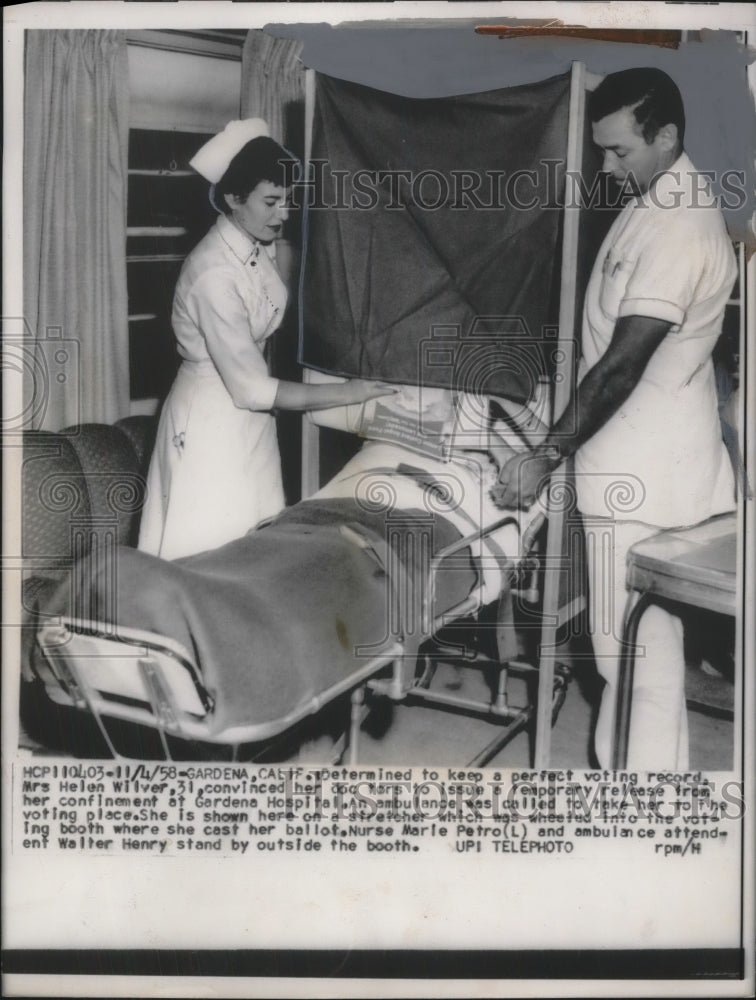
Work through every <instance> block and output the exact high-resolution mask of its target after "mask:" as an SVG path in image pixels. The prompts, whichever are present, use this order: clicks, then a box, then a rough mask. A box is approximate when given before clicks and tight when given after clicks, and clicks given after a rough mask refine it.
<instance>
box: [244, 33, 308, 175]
mask: <svg viewBox="0 0 756 1000" xmlns="http://www.w3.org/2000/svg"><path fill="white" fill-rule="evenodd" d="M301 51H302V42H298V41H295V40H291V39H288V38H272V37H271V36H270V35H266V34H265V32H264V31H263V30H262V29H254V30H252V31H250V32H249V33H248V34H247V38H246V40H245V42H244V48H243V49H242V83H241V116H242V118H264V119H265V121H266V122H267V123H268V127H269V128H270V134H271V136H272V137H273V138H274V139H275V140H276V142H280V143H283V145H284V146H286V147H287V148H288V149H291V150H292V151H293V152H295V153H297V155H298V156H301V155H302V152H303V150H302V148H301V147H302V143H303V125H304V79H305V70H304V66H303V65H302V63H301V62H300V61H299V56H300V53H301Z"/></svg>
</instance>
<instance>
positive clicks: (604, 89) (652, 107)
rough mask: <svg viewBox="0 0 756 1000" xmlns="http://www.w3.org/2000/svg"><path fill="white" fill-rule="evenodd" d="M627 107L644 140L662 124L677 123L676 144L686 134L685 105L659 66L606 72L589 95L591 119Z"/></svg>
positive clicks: (673, 84)
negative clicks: (606, 74)
mask: <svg viewBox="0 0 756 1000" xmlns="http://www.w3.org/2000/svg"><path fill="white" fill-rule="evenodd" d="M621 108H630V109H631V110H632V112H633V114H634V115H635V120H636V121H637V122H638V124H639V125H640V127H641V129H642V130H643V138H644V139H645V140H646V142H653V141H654V139H655V138H656V134H657V132H658V131H659V129H660V128H662V126H664V125H676V126H677V142H678V147H679V148H680V149H682V145H683V139H684V137H685V108H684V107H683V101H682V97H681V95H680V91H679V89H678V87H677V84H676V83H675V82H674V80H673V79H672V78H671V77H669V76H667V74H666V73H665V72H664V71H663V70H660V69H655V68H653V67H650V66H647V67H639V68H637V69H624V70H622V71H621V72H619V73H609V75H608V76H605V77H604V79H603V80H602V81H601V83H600V84H599V85H598V87H596V89H595V90H594V91H593V93H592V94H591V96H590V99H589V103H588V114H589V117H590V119H591V122H597V121H600V120H601V119H602V118H606V116H607V115H611V114H613V113H614V112H615V111H619V110H620V109H621Z"/></svg>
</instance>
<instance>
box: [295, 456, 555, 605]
mask: <svg viewBox="0 0 756 1000" xmlns="http://www.w3.org/2000/svg"><path fill="white" fill-rule="evenodd" d="M399 465H406V466H411V467H412V468H413V469H421V470H422V471H423V472H425V473H427V474H428V475H429V476H431V477H432V478H433V480H434V482H435V483H437V484H438V486H439V488H440V489H439V490H434V489H428V488H427V487H424V486H422V485H421V484H419V483H418V482H417V481H416V480H414V479H412V478H411V477H409V476H401V475H394V476H392V475H391V474H390V473H387V472H385V471H381V470H387V469H388V470H395V469H396V468H397V467H398V466H399ZM496 476H497V469H496V465H495V464H494V462H493V461H492V460H491V459H490V458H489V457H488V455H487V454H486V453H485V452H477V451H475V452H474V451H470V452H464V453H460V454H458V455H455V456H454V457H453V458H452V459H451V460H450V461H448V462H447V461H442V460H440V459H435V458H431V457H428V456H425V455H419V454H417V453H416V452H413V451H409V450H407V449H405V448H402V447H401V446H399V445H394V444H383V443H380V442H377V441H368V442H367V443H366V444H365V445H364V446H363V447H362V449H361V450H360V451H359V452H358V453H357V454H356V455H355V456H354V457H353V458H352V459H350V461H349V462H347V464H346V465H345V466H344V468H343V469H342V470H341V471H340V472H339V473H337V475H336V476H334V478H333V479H332V480H331V481H330V482H328V483H327V484H326V485H325V486H324V487H323V488H322V489H320V490H319V491H318V492H317V493H316V494H315V495H314V498H313V499H325V498H337V497H342V498H343V497H354V498H355V499H356V500H357V502H358V503H364V504H366V505H370V507H371V509H376V505H378V506H385V507H386V510H387V511H388V510H391V509H399V510H406V509H419V510H421V511H426V510H427V511H428V512H429V513H432V514H440V515H442V516H443V517H446V518H447V519H448V520H449V521H451V522H452V523H453V524H454V526H455V527H456V528H457V530H458V531H459V532H460V534H462V535H465V536H466V535H471V534H473V533H474V532H475V531H478V530H479V529H480V528H483V527H487V526H488V525H491V524H493V523H494V522H495V521H498V520H500V519H501V518H503V517H508V516H511V517H512V518H513V519H514V520H515V522H516V523H514V524H507V525H504V526H503V527H501V528H498V529H497V530H496V531H494V532H492V533H491V535H489V536H486V538H484V539H481V540H479V541H476V542H474V543H473V555H474V556H476V557H477V558H478V560H479V563H480V566H481V569H482V573H483V579H482V581H481V603H482V604H488V603H489V602H490V601H492V600H494V599H495V598H496V597H498V595H499V593H500V592H501V587H502V570H501V562H502V555H506V556H507V557H508V558H509V559H511V560H513V561H515V562H517V561H518V559H519V558H520V555H521V547H520V540H521V533H522V532H524V531H525V529H526V528H527V526H528V525H529V524H530V523H531V522H532V520H533V519H534V518H535V517H536V516H538V514H539V513H541V512H543V511H544V507H543V505H542V503H541V502H540V501H539V502H537V503H536V504H534V506H533V507H532V508H531V509H530V510H529V511H504V510H500V509H499V508H497V507H495V506H494V504H493V502H492V501H491V498H490V496H489V490H490V488H491V487H492V486H493V485H494V483H495V482H496Z"/></svg>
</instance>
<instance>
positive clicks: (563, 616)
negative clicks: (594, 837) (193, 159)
mask: <svg viewBox="0 0 756 1000" xmlns="http://www.w3.org/2000/svg"><path fill="white" fill-rule="evenodd" d="M600 79H601V78H600V77H598V76H596V75H594V74H590V73H588V72H587V71H586V67H585V64H584V63H582V62H577V61H575V62H573V63H572V67H571V74H570V99H569V112H568V128H567V150H566V171H567V177H579V176H581V172H582V152H583V134H584V129H585V106H586V91H587V90H592V89H594V88H595V86H596V85H597V84H598V82H599V80H600ZM314 114H315V71H314V70H311V69H308V70H307V71H306V76H305V161H306V163H305V169H308V167H309V163H310V160H311V153H312V132H313V121H314ZM581 208H582V203H581V191H580V189H579V186H577V187H576V189H575V191H574V197H573V198H571V199H568V200H566V203H565V206H564V209H563V212H564V225H563V230H562V262H561V275H560V296H559V331H558V338H557V347H558V354H557V358H558V360H557V363H556V366H555V371H554V385H553V392H552V396H551V399H552V412H551V422H552V424H554V423H556V421H557V420H558V419H559V418H560V417H561V416H562V414H563V413H564V411H565V409H566V407H567V404H568V402H569V400H570V397H571V395H572V390H573V388H574V372H575V364H574V360H575V357H574V352H575V345H576V343H577V337H576V332H577V330H578V329H579V312H578V307H579V303H578V301H577V261H578V252H579V229H580V210H581ZM319 457H320V428H319V427H318V426H317V425H316V424H315V423H313V422H312V421H311V420H309V419H307V418H306V417H305V418H303V421H302V495H303V497H308V496H311V495H312V494H313V493H315V492H316V491H317V489H318V487H319V485H320V483H319V477H320V467H319ZM569 492H570V486H569V483H568V472H567V469H566V468H565V466H564V465H562V466H560V467H559V468H558V469H557V470H556V471H555V472H554V473H553V474H552V476H551V483H550V487H549V493H550V495H551V496H554V497H564V496H567V495H569ZM566 514H567V511H566V509H565V506H564V504H562V503H557V504H555V505H554V506H553V507H552V508H551V509H550V513H549V518H548V526H547V532H546V543H545V553H544V586H543V605H542V625H541V629H540V643H539V653H538V666H537V669H538V693H537V700H536V709H535V748H534V760H533V764H534V766H535V767H536V768H545V767H548V766H549V764H550V760H551V728H552V722H553V717H554V707H555V706H554V691H555V687H556V688H559V687H560V686H561V685H560V677H561V674H562V667H561V665H560V664H559V663H558V660H557V648H558V645H557V643H558V633H559V631H560V630H561V629H562V628H563V627H564V626H565V625H567V624H568V623H569V622H570V621H571V620H572V619H573V618H575V617H577V616H578V615H579V614H580V613H581V612H582V611H583V610H584V609H585V607H586V600H585V595H579V596H576V597H573V598H571V599H570V598H568V599H567V601H566V602H565V603H560V594H559V580H560V575H561V573H562V562H563V559H564V553H565V551H566V549H567V546H566V534H567V518H566ZM371 686H372V687H373V688H374V689H375V688H376V685H371ZM378 688H380V686H378ZM402 691H403V692H404V696H407V695H408V694H409V693H412V695H413V696H414V697H420V698H423V699H424V700H426V701H428V702H435V703H436V704H438V705H439V706H440V707H443V703H446V705H447V706H449V707H452V706H453V707H458V708H462V709H465V708H467V709H469V710H471V711H473V712H477V713H478V714H486V713H487V710H486V709H484V708H481V706H480V705H479V704H475V705H471V704H469V703H465V701H464V699H461V698H456V697H455V696H442V697H439V695H438V694H437V693H436V692H430V691H429V690H425V692H423V689H422V688H421V687H419V686H418V685H408V684H407V683H404V684H400V683H399V682H396V683H395V684H394V686H393V688H392V689H391V690H389V691H386V692H384V693H387V694H388V695H389V696H390V697H393V698H394V699H396V700H399V698H400V696H401V695H400V692H402ZM506 739H507V737H506V734H504V735H503V737H502V742H501V743H500V744H499V745H498V747H497V749H501V747H502V746H503V745H504V743H505V742H506ZM495 752H497V751H496V750H493V752H492V753H490V754H489V757H488V759H490V757H491V756H493V753H495Z"/></svg>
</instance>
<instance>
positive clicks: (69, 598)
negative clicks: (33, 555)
mask: <svg viewBox="0 0 756 1000" xmlns="http://www.w3.org/2000/svg"><path fill="white" fill-rule="evenodd" d="M388 523H389V521H388V520H387V515H386V512H385V510H381V511H372V510H369V509H366V506H365V505H364V504H363V505H359V504H357V503H355V502H354V501H352V500H345V499H335V500H320V501H318V500H312V501H305V502H302V503H300V504H297V505H296V506H295V507H291V508H288V509H287V510H285V511H283V512H282V513H281V514H280V515H279V516H278V517H277V518H276V519H275V520H274V521H272V522H271V523H270V524H268V525H267V526H265V527H263V528H261V529H258V530H256V531H253V532H251V533H250V534H248V535H246V536H244V537H243V538H240V539H237V540H235V541H233V542H229V543H228V544H227V545H224V546H222V547H221V548H218V549H214V550H212V551H208V552H203V553H200V554H198V555H194V556H190V557H187V558H184V559H179V560H176V561H175V562H166V561H165V560H161V559H157V558H155V557H153V556H150V555H147V554H146V553H143V552H138V551H136V550H133V549H128V548H125V547H119V548H117V549H116V550H115V555H116V558H115V560H113V559H112V558H111V559H110V561H109V562H108V561H107V560H104V559H103V558H102V557H98V556H95V555H90V556H88V557H87V558H86V559H85V560H83V561H82V562H81V563H80V564H78V566H77V567H76V570H75V572H74V573H73V574H72V575H71V576H70V577H69V578H68V579H67V580H66V581H65V583H63V584H61V585H60V586H59V587H58V588H57V590H56V591H55V593H54V594H53V596H52V598H51V599H50V600H49V602H47V603H46V605H45V607H44V609H42V610H43V611H44V613H45V614H46V615H70V616H72V617H74V618H95V619H97V618H99V619H100V620H106V621H108V622H113V623H115V624H117V625H119V626H121V627H128V628H136V629H141V630H144V631H148V632H154V633H156V634H157V635H158V636H167V637H169V638H171V639H173V640H175V641H177V642H179V643H181V644H182V645H183V646H184V647H185V648H186V649H187V650H188V651H189V652H190V653H191V654H192V655H193V657H194V659H195V661H196V663H197V665H198V666H199V668H200V670H201V672H202V675H203V679H204V683H205V685H206V687H207V689H208V691H209V692H210V694H211V696H212V697H213V699H214V703H215V711H214V714H213V719H212V727H213V729H214V731H215V732H219V731H221V730H222V729H225V728H226V727H228V726H231V725H237V724H238V725H248V724H257V723H264V722H271V721H274V720H276V719H278V718H281V717H283V716H285V715H286V714H288V713H290V712H291V711H292V710H293V709H296V708H298V707H300V706H303V705H304V704H306V703H308V702H309V701H311V700H312V699H313V698H314V697H315V696H316V695H318V694H319V693H321V692H323V691H325V690H327V689H328V688H329V687H330V686H331V685H333V684H335V683H337V682H339V681H341V680H343V679H344V677H346V676H348V675H349V674H350V673H351V672H354V671H355V669H357V668H359V667H363V666H365V665H366V663H367V662H368V660H369V659H370V658H371V656H372V655H376V654H377V653H379V652H380V651H381V650H382V649H385V648H387V647H388V646H389V645H391V644H392V643H393V642H395V641H396V639H397V638H398V637H399V635H400V634H401V637H402V639H403V640H404V642H405V648H406V650H407V652H409V653H412V651H413V647H414V648H416V647H417V646H418V645H419V644H420V642H421V641H422V639H423V638H425V637H424V636H422V635H421V634H420V633H419V631H418V629H417V624H416V621H415V623H414V624H413V625H412V628H409V627H408V626H409V625H410V624H411V623H409V622H408V621H407V611H406V608H407V606H410V605H411V608H410V611H411V613H412V614H416V613H417V601H416V600H415V601H413V600H409V601H407V600H406V598H407V596H408V595H410V596H411V595H415V596H416V598H417V599H418V600H419V595H420V593H421V589H422V587H424V586H425V583H426V581H425V579H423V577H424V575H425V568H424V567H425V566H426V565H427V556H428V550H429V546H430V551H432V552H436V551H438V550H439V549H440V548H442V547H444V546H445V545H448V544H449V543H451V542H452V541H456V540H457V539H458V538H459V537H460V535H459V532H458V531H457V529H456V528H455V527H454V526H453V525H452V524H450V522H449V521H448V520H447V519H445V518H444V517H442V516H440V515H434V517H433V519H432V525H429V515H428V512H427V511H425V512H422V511H419V510H418V511H402V512H401V525H400V529H401V530H400V531H399V532H396V533H393V532H387V524H388ZM344 525H345V526H347V530H346V532H344V531H343V530H342V526H344ZM399 538H401V539H402V541H401V542H400V543H398V542H397V539H399ZM428 540H430V541H428ZM360 541H362V542H363V544H362V545H361V544H359V542H360ZM364 543H367V544H364ZM392 566H393V570H392V569H391V568H390V567H392ZM475 582H476V571H475V569H474V568H473V565H472V562H471V561H470V560H469V558H467V557H465V559H464V560H463V561H462V562H460V560H459V559H457V560H456V561H455V564H454V569H453V571H452V572H447V573H442V574H441V575H440V577H439V587H438V590H437V593H436V595H435V601H434V607H433V610H434V613H436V614H438V613H440V612H442V611H445V610H448V609H449V608H451V607H453V606H454V605H455V604H457V603H458V602H459V601H461V600H463V599H464V598H465V597H466V596H467V594H468V593H469V592H470V590H471V588H472V586H473V585H474V583H475ZM402 591H404V595H403V596H402V593H401V592H402ZM413 630H414V631H413ZM357 647H368V650H367V651H365V650H363V651H361V652H358V651H357ZM39 655H41V654H39Z"/></svg>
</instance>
